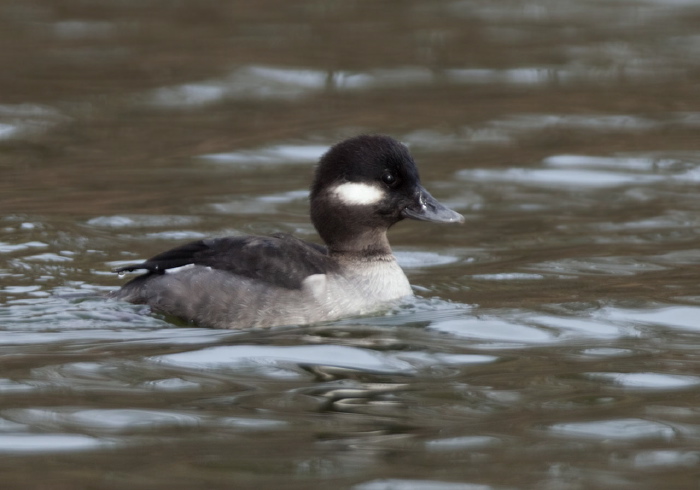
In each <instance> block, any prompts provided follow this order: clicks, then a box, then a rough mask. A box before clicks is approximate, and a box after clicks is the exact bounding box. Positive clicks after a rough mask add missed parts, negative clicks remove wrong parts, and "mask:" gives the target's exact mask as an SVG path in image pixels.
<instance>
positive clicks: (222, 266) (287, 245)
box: [114, 233, 333, 289]
mask: <svg viewBox="0 0 700 490" xmlns="http://www.w3.org/2000/svg"><path fill="white" fill-rule="evenodd" d="M189 264H194V265H201V266H205V267H211V268H212V269H219V270H224V271H228V272H231V273H233V274H237V275H240V276H244V277H248V278H251V279H258V280H261V281H264V282H267V283H270V284H272V285H275V286H280V287H284V288H288V289H298V288H300V287H301V283H302V281H303V280H304V279H305V278H306V277H308V276H310V275H313V274H325V273H326V272H329V271H330V270H331V269H333V263H332V261H331V260H330V259H329V257H328V252H327V250H326V248H325V247H323V246H322V245H317V244H314V243H308V242H305V241H303V240H299V239H298V238H295V237H293V236H291V235H288V234H286V233H280V234H275V235H272V236H245V237H226V238H213V239H208V240H200V241H196V242H192V243H187V244H185V245H182V246H180V247H177V248H174V249H172V250H168V251H167V252H163V253H161V254H158V255H156V256H155V257H152V258H150V259H148V260H147V261H145V262H143V263H140V264H133V265H127V266H123V267H119V268H117V269H114V271H115V272H126V271H135V270H147V271H148V274H147V275H150V274H163V273H164V272H165V271H166V270H167V269H173V268H176V267H182V266H185V265H189ZM141 277H143V276H140V277H139V278H136V279H140V278H141ZM136 279H135V280H136Z"/></svg>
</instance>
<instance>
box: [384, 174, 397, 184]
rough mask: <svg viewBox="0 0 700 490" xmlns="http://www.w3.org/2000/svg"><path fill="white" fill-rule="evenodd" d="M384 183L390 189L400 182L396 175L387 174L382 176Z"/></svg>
mask: <svg viewBox="0 0 700 490" xmlns="http://www.w3.org/2000/svg"><path fill="white" fill-rule="evenodd" d="M382 182H384V183H385V184H386V185H388V186H389V187H395V186H396V185H397V184H398V183H399V180H398V179H397V178H396V175H394V174H392V173H389V172H387V173H385V174H384V175H382Z"/></svg>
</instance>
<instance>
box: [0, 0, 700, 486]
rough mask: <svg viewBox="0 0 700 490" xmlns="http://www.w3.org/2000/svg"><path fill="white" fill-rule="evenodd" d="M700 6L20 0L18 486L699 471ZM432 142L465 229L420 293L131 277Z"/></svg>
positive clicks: (461, 479)
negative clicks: (342, 295) (170, 283)
mask: <svg viewBox="0 0 700 490" xmlns="http://www.w3.org/2000/svg"><path fill="white" fill-rule="evenodd" d="M699 13H700V10H699V8H698V6H697V4H696V2H692V1H673V2H666V1H663V2H662V1H652V0H649V1H641V0H640V1H632V2H626V3H625V2H594V1H575V2H574V1H560V0H557V1H556V2H553V1H547V0H538V1H530V2H523V1H518V0H513V1H504V2H481V1H475V0H467V1H437V2H436V1H430V2H429V1H413V2H382V3H376V2H364V1H360V2H312V1H307V2H293V3H289V2H278V1H275V0H271V1H270V2H265V3H258V4H255V5H253V4H247V3H244V2H241V3H239V2H177V3H171V2H162V1H156V0H153V1H149V2H137V3H133V2H119V1H113V2H88V3H86V2H77V1H68V2H65V1H64V2H54V1H50V0H35V1H33V2H29V3H27V2H22V3H17V2H14V3H13V2H9V3H7V2H5V3H4V4H2V5H0V43H1V44H2V46H3V47H4V48H5V49H3V50H0V68H1V70H0V72H2V73H4V74H5V75H4V76H2V77H0V89H1V90H0V93H2V94H3V95H2V100H0V167H1V168H2V170H1V171H2V176H3V178H2V179H0V190H1V192H2V194H1V195H2V199H0V211H1V213H0V230H2V233H0V258H1V260H0V302H1V304H2V307H1V308H0V367H1V369H0V393H1V396H0V456H1V457H0V473H1V474H2V488H3V489H4V488H8V489H9V488H21V489H25V488H26V489H29V488H32V489H35V488H52V489H64V488H65V489H74V488H109V489H111V488H114V489H116V488H130V489H133V488H168V489H173V488H183V489H196V488H207V489H212V488H260V487H265V488H284V489H287V488H290V489H291V488H299V489H302V488H303V489H307V488H328V487H331V486H333V487H336V488H348V489H354V490H388V489H391V490H414V489H424V488H425V489H437V490H458V489H459V490H475V489H479V490H486V489H489V490H490V489H498V490H500V489H516V488H532V489H546V490H553V489H588V488H591V489H592V488H596V489H597V488H625V489H627V488H630V489H632V488H634V489H658V488H664V489H666V488H669V489H676V488H678V489H681V488H683V489H684V488H696V487H697V484H698V479H699V478H700V449H699V448H700V443H699V441H700V409H699V408H698V407H699V406H700V374H699V373H698V370H697V364H698V354H697V352H699V351H700V349H699V347H700V286H699V284H700V281H698V273H697V266H698V264H699V263H700V251H698V246H697V244H698V243H699V241H698V239H699V236H698V235H699V234H700V231H699V230H700V227H699V226H698V225H699V220H698V210H699V209H700V198H698V192H697V191H698V186H699V185H700V153H699V152H698V145H697V132H698V128H700V112H699V111H698V108H699V107H700V99H699V97H698V92H697V85H698V66H699V63H698V60H700V57H698V52H699V50H700V37H698V35H697V32H696V25H695V24H696V23H695V22H694V19H695V18H697V15H698V14H699ZM361 132H382V133H388V134H391V135H393V136H395V137H397V138H399V139H400V140H402V141H404V142H406V143H407V144H409V145H410V147H411V150H412V152H413V154H414V156H415V157H416V160H417V161H418V164H419V168H420V170H421V174H422V177H423V181H424V184H425V185H426V187H427V188H428V189H429V190H430V191H431V193H432V194H433V195H435V196H436V197H437V198H438V199H440V200H441V201H443V202H444V203H445V204H447V205H449V206H450V207H453V208H455V209H456V210H458V211H459V212H461V213H463V214H464V215H465V217H466V223H465V224H464V225H462V226H437V225H431V224H426V223H417V222H404V223H400V224H399V225H397V226H396V227H395V229H393V230H392V232H391V236H390V238H391V241H392V244H393V246H394V248H395V251H396V254H397V257H398V259H399V261H400V263H401V264H402V266H403V267H404V268H405V270H406V272H407V274H408V276H409V279H410V280H411V282H412V284H413V285H414V286H415V289H416V293H417V294H418V295H419V296H418V297H417V298H416V299H414V300H411V301H407V302H406V303H405V304H402V305H400V306H398V307H396V308H394V309H392V310H390V311H387V312H383V313H381V314H378V315H374V316H368V317H361V318H349V319H343V320H341V321H337V322H333V323H329V324H323V325H312V326H286V327H280V328H275V329H270V330H264V331H217V330H209V329H200V328H195V327H193V326H191V325H186V324H184V323H183V322H179V321H177V320H174V319H171V318H164V317H162V316H159V315H153V314H150V313H149V312H148V311H147V309H146V308H144V307H142V306H134V305H128V304H122V303H117V302H111V301H105V300H104V299H103V294H104V293H105V292H107V291H110V290H113V289H115V288H117V287H118V286H119V285H120V284H122V283H123V282H124V281H126V278H120V277H118V276H117V274H114V273H112V272H111V269H112V268H114V267H117V266H119V265H122V264H125V263H130V262H133V261H135V260H138V259H142V258H146V257H149V256H151V255H153V254H155V253H157V252H160V251H162V250H165V249H167V248H168V247H171V246H173V245H175V244H179V243H183V242H186V241H188V240H195V239H199V238H202V237H205V236H217V235H228V234H245V233H273V232H279V231H286V232H292V233H295V234H296V235H298V236H300V237H302V238H307V239H311V240H314V239H315V234H314V231H313V228H312V227H311V225H310V224H309V221H308V216H307V201H306V196H307V188H308V185H309V180H310V176H311V172H312V165H313V162H314V161H315V160H316V159H317V158H318V156H319V155H320V154H322V153H323V151H324V150H325V149H326V148H327V147H328V146H329V145H331V144H333V143H334V142H336V141H338V140H340V139H342V138H345V137H347V136H351V135H354V134H357V133H361Z"/></svg>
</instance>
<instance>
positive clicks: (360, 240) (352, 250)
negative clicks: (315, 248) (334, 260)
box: [326, 230, 394, 260]
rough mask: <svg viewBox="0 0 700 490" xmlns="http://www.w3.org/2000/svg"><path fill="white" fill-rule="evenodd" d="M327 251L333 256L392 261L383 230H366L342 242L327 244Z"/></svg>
mask: <svg viewBox="0 0 700 490" xmlns="http://www.w3.org/2000/svg"><path fill="white" fill-rule="evenodd" d="M326 245H327V246H328V251H329V253H330V254H331V255H334V256H343V257H352V258H356V259H357V258H359V259H364V260H393V259H394V256H393V254H392V253H391V246H390V245H389V239H388V238H387V236H386V231H385V230H367V231H365V232H364V233H362V232H358V233H353V234H351V235H348V236H345V237H343V239H342V240H337V241H334V242H327V243H326Z"/></svg>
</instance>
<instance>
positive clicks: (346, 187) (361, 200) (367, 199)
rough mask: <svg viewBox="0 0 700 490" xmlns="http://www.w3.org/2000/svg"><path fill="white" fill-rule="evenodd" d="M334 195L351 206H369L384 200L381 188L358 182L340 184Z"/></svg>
mask: <svg viewBox="0 0 700 490" xmlns="http://www.w3.org/2000/svg"><path fill="white" fill-rule="evenodd" d="M333 193H334V194H335V196H336V197H337V198H338V199H340V201H341V202H343V203H345V204H351V205H361V206H368V205H370V204H376V203H378V202H379V201H381V200H382V199H384V191H383V190H382V189H380V188H379V187H376V186H373V185H369V184H361V183H358V182H346V183H344V184H340V185H339V186H338V187H336V188H335V189H334V190H333Z"/></svg>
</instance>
